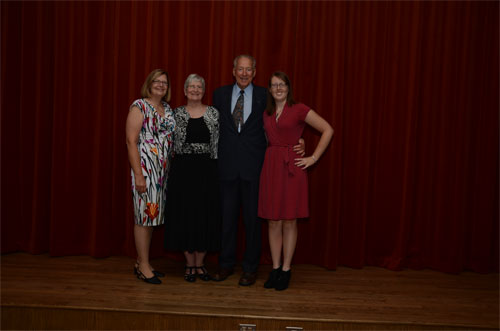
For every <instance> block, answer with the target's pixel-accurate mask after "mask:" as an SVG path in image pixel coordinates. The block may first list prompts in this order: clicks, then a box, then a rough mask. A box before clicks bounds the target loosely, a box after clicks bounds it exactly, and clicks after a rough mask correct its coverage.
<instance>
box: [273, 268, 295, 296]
mask: <svg viewBox="0 0 500 331" xmlns="http://www.w3.org/2000/svg"><path fill="white" fill-rule="evenodd" d="M291 277H292V270H288V271H281V273H280V276H279V277H278V280H277V281H276V286H275V287H274V289H275V290H276V291H283V290H286V289H287V288H288V284H289V283H290V278H291Z"/></svg>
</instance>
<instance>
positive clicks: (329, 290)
mask: <svg viewBox="0 0 500 331" xmlns="http://www.w3.org/2000/svg"><path fill="white" fill-rule="evenodd" d="M152 264H153V265H154V266H155V267H156V268H157V269H158V270H162V271H165V272H166V273H167V276H166V278H164V282H163V284H161V285H150V284H146V283H144V282H142V281H140V280H138V279H137V278H135V277H134V275H133V273H132V270H133V260H132V259H130V258H128V257H110V258H106V259H94V258H91V257H87V256H71V257H57V258H55V257H49V256H47V255H30V254H24V253H15V254H6V255H2V256H1V305H2V325H1V329H207V330H208V329H232V330H238V329H239V327H240V326H239V324H240V323H250V324H255V325H256V330H268V329H280V330H285V328H286V326H294V327H302V328H304V330H311V329H342V330H360V329H371V330H373V329H393V330H410V329H413V330H415V329H417V330H418V329H434V330H437V329H439V330H441V329H496V330H497V329H498V328H499V284H498V281H499V278H498V274H486V275H483V274H477V273H470V272H464V273H461V274H459V275H450V274H445V273H440V272H435V271H429V270H421V271H415V270H404V271H398V272H395V271H389V270H386V269H383V268H374V267H365V268H363V269H350V268H345V267H339V268H338V269H337V270H336V271H328V270H326V269H324V268H321V267H317V266H311V265H294V266H293V274H292V282H291V287H290V288H289V289H288V290H286V291H283V292H278V291H275V290H267V289H264V288H263V283H264V281H265V279H266V276H267V273H268V272H269V271H270V268H271V266H269V265H264V266H261V268H260V270H259V278H258V280H257V283H256V284H255V285H253V286H251V287H240V286H238V279H239V272H237V273H236V274H234V275H232V276H231V277H229V278H228V279H227V280H226V281H224V282H220V283H216V282H203V281H201V280H199V279H198V280H197V281H196V282H195V283H187V282H185V281H184V280H183V278H182V272H183V270H182V268H183V265H182V263H180V262H175V261H169V260H167V259H156V260H153V263H152ZM237 271H240V270H238V269H237Z"/></svg>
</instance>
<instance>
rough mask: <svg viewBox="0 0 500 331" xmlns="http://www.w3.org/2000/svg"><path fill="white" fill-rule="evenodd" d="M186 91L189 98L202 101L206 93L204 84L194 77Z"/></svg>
mask: <svg viewBox="0 0 500 331" xmlns="http://www.w3.org/2000/svg"><path fill="white" fill-rule="evenodd" d="M184 93H185V94H186V97H187V99H188V100H190V101H200V100H201V99H202V98H203V95H204V94H205V90H203V84H202V82H201V81H200V80H199V79H193V80H191V81H190V82H189V84H188V86H186V89H185V90H184Z"/></svg>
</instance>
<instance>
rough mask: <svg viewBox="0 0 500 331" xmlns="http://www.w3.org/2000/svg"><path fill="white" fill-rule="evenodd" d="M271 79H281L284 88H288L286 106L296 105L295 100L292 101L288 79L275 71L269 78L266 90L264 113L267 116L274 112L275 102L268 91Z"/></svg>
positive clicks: (290, 85)
mask: <svg viewBox="0 0 500 331" xmlns="http://www.w3.org/2000/svg"><path fill="white" fill-rule="evenodd" d="M273 77H277V78H279V79H281V80H282V81H284V82H285V84H286V86H287V87H288V95H287V96H286V104H287V105H288V106H292V105H294V104H296V102H295V100H294V99H293V90H292V84H291V83H290V79H289V78H288V76H287V75H286V74H285V73H284V72H281V71H275V72H273V73H272V74H271V77H270V78H269V84H268V90H267V105H266V112H267V114H268V115H272V114H274V113H275V112H276V102H275V101H274V98H273V95H272V94H271V92H270V91H269V90H270V89H271V80H272V79H273Z"/></svg>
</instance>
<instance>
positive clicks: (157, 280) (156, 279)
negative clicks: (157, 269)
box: [135, 268, 161, 284]
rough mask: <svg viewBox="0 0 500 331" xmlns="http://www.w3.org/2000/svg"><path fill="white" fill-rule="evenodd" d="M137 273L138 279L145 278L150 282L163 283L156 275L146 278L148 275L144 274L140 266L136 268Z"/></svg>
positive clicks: (144, 279)
mask: <svg viewBox="0 0 500 331" xmlns="http://www.w3.org/2000/svg"><path fill="white" fill-rule="evenodd" d="M135 273H136V275H137V278H138V279H140V280H143V281H144V282H146V283H148V284H161V280H159V279H158V277H156V276H153V277H150V278H146V276H144V274H143V273H142V272H141V271H140V270H139V268H136V269H135Z"/></svg>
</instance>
